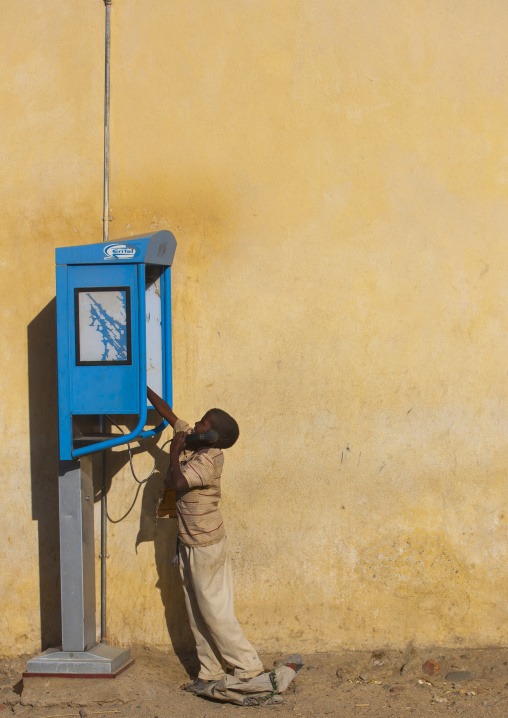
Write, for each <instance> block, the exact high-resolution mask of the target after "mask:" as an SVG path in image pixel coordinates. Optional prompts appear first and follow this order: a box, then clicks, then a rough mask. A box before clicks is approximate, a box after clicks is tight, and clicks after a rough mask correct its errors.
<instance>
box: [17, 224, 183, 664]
mask: <svg viewBox="0 0 508 718" xmlns="http://www.w3.org/2000/svg"><path fill="white" fill-rule="evenodd" d="M175 250H176V240H175V238H174V236H173V234H172V233H171V232H169V231H167V230H163V231H159V232H155V233H150V234H143V235H139V236H137V237H129V238H127V239H125V240H124V239H121V240H117V241H115V242H109V243H107V244H102V243H101V244H87V245H81V246H77V247H62V248H59V249H57V250H56V287H57V291H56V300H57V346H58V410H59V459H60V463H59V524H60V574H61V602H62V647H61V649H49V650H48V651H45V652H44V653H43V654H42V655H41V656H38V657H37V658H33V659H31V660H30V661H28V664H27V673H26V674H25V675H26V676H33V675H46V676H47V675H54V676H61V675H73V676H79V675H83V676H84V675H88V676H89V675H93V676H96V677H100V676H103V677H112V676H113V675H116V674H117V673H118V672H120V671H122V670H124V669H125V667H127V666H128V665H129V662H130V651H129V650H125V649H119V648H115V647H112V646H108V645H106V644H103V643H97V637H96V618H95V558H94V509H93V496H94V494H93V485H92V479H91V477H90V476H88V475H87V472H86V470H85V469H84V466H81V464H80V459H81V457H83V456H87V455H88V454H92V453H95V452H98V451H105V450H106V449H108V448H111V447H114V446H118V445H120V444H125V443H127V442H129V441H132V440H133V439H136V438H144V437H149V436H155V435H156V434H158V433H160V432H161V431H162V430H163V429H164V428H165V427H166V426H167V422H166V421H163V422H162V423H161V424H160V425H159V426H157V427H156V428H155V429H150V430H145V429H144V427H145V424H146V420H147V412H148V408H149V406H150V404H149V402H148V400H147V396H146V389H147V385H149V386H150V387H151V388H152V389H154V390H155V391H156V392H157V393H158V394H159V395H160V396H162V397H163V398H164V399H165V400H166V401H167V402H168V403H169V404H171V403H172V379H171V276H170V273H171V264H172V262H173V258H174V255H175ZM110 414H114V415H125V416H126V417H129V419H132V416H133V415H135V416H136V417H137V425H136V427H135V428H134V429H133V431H131V432H130V433H129V434H116V435H107V434H105V433H104V432H103V431H95V432H90V431H89V426H90V418H91V417H92V418H94V419H95V424H96V425H99V426H100V427H103V426H104V422H103V421H101V419H102V418H103V417H105V416H106V415H110Z"/></svg>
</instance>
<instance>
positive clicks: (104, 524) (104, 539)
mask: <svg viewBox="0 0 508 718" xmlns="http://www.w3.org/2000/svg"><path fill="white" fill-rule="evenodd" d="M111 2H112V0H104V5H105V8H106V32H105V36H106V37H105V62H104V204H103V210H102V241H103V242H109V104H110V83H109V76H110V53H111ZM104 430H105V419H104V417H103V416H101V418H100V431H101V434H103V433H104ZM106 501H107V500H106V451H102V452H101V643H107V642H108V641H107V626H106V570H107V568H106V562H107V560H108V509H107V503H106Z"/></svg>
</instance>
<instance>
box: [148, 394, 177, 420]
mask: <svg viewBox="0 0 508 718" xmlns="http://www.w3.org/2000/svg"><path fill="white" fill-rule="evenodd" d="M146 393H147V396H148V398H149V399H150V401H151V402H152V405H153V408H154V409H155V410H156V411H158V412H159V414H160V415H161V416H162V418H163V419H166V420H167V421H169V423H170V424H171V426H174V425H175V424H176V422H177V421H178V417H177V416H176V415H175V414H174V413H173V410H172V409H171V407H170V406H169V404H168V403H167V402H165V401H164V399H161V397H160V396H159V395H158V394H156V393H155V392H154V391H152V389H150V387H149V386H148V387H147V389H146Z"/></svg>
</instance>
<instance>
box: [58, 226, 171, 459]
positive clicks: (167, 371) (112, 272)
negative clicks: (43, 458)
mask: <svg viewBox="0 0 508 718" xmlns="http://www.w3.org/2000/svg"><path fill="white" fill-rule="evenodd" d="M175 249H176V240H175V238H174V236H173V235H172V234H171V232H169V231H167V230H163V231H160V232H155V233H152V234H146V235H139V236H137V237H130V238H128V239H125V240H123V239H122V240H117V241H116V242H112V243H107V244H87V245H82V246H78V247H63V248H60V249H57V250H56V265H57V266H56V286H57V293H56V294H57V341H58V405H59V424H60V426H59V429H60V431H59V433H60V459H61V460H70V459H72V458H79V457H80V456H84V455H86V454H89V453H92V452H95V451H100V450H102V449H106V448H109V447H111V446H116V445H118V444H120V443H125V442H126V441H130V440H132V439H134V438H136V437H138V436H142V437H144V436H149V435H153V434H155V433H156V432H157V431H158V430H161V429H162V428H164V426H163V425H161V426H160V427H158V428H157V429H156V430H153V431H149V432H145V431H143V429H144V426H145V423H146V418H147V409H148V405H149V402H148V400H147V398H146V387H147V385H149V386H150V387H151V388H152V389H153V390H154V391H155V392H157V394H159V396H162V397H163V398H164V399H165V400H166V401H167V402H168V403H169V404H171V403H172V402H171V399H172V382H171V274H170V273H171V264H172V262H173V258H174V255H175ZM109 414H116V415H118V414H120V415H122V414H123V415H136V416H137V417H138V424H137V426H136V428H135V429H134V430H133V431H132V432H131V433H130V434H128V435H127V436H125V437H118V438H113V439H108V440H106V439H101V437H94V438H93V439H90V441H89V443H88V444H87V439H86V437H83V436H81V435H80V430H79V420H78V417H79V416H86V415H100V416H103V415H109ZM83 444H85V445H83Z"/></svg>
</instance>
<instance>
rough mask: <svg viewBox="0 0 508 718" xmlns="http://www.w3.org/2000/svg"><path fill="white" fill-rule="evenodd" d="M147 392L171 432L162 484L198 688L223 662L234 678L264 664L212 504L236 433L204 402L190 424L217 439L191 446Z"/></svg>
mask: <svg viewBox="0 0 508 718" xmlns="http://www.w3.org/2000/svg"><path fill="white" fill-rule="evenodd" d="M148 398H149V400H150V401H151V403H152V405H153V406H154V408H155V409H156V410H157V411H158V412H159V414H160V415H161V416H162V417H163V418H164V419H166V420H167V421H168V422H169V423H170V424H171V426H172V427H173V428H174V431H175V436H174V438H173V441H172V444H171V449H170V452H169V456H170V468H169V470H168V475H167V478H166V483H167V484H168V485H169V486H172V487H173V488H174V489H175V492H176V509H177V517H178V538H179V549H178V551H179V565H180V574H181V576H182V584H183V589H184V594H185V604H186V607H187V613H188V615H189V621H190V626H191V629H192V633H193V634H194V638H195V641H196V648H197V653H198V658H199V662H200V664H201V668H200V671H199V675H198V678H197V679H196V680H195V681H194V682H193V683H190V684H189V685H188V686H186V690H188V691H191V692H193V691H195V690H200V689H202V688H204V686H205V684H207V683H209V682H210V681H218V680H220V679H221V678H222V677H223V676H224V674H225V669H224V664H225V663H228V664H229V665H230V666H233V667H234V675H235V677H237V678H239V679H249V678H253V677H254V676H257V675H259V674H260V673H262V672H263V664H262V663H261V661H260V660H259V657H258V655H257V653H256V651H255V649H254V648H253V647H252V646H251V644H250V643H249V642H248V641H247V639H246V638H245V636H244V634H243V631H242V629H241V627H240V624H239V623H238V620H237V618H236V616H235V610H234V601H233V574H232V569H231V559H230V556H229V551H228V547H227V539H226V533H225V530H224V523H223V520H222V516H221V513H220V511H219V508H218V504H219V500H220V497H221V490H220V478H221V474H222V467H223V464H224V454H223V451H222V450H223V449H228V448H229V447H230V446H233V444H234V443H235V441H236V440H237V438H238V435H239V429H238V424H237V423H236V421H235V420H234V419H233V417H232V416H230V415H229V414H227V413H226V412H225V411H222V410H221V409H210V410H209V411H207V412H206V414H205V415H204V416H203V418H202V419H201V420H200V421H198V422H196V424H195V426H194V431H195V432H196V433H199V434H201V433H204V432H205V431H209V430H210V429H212V430H215V431H216V432H217V434H218V439H217V440H216V441H215V443H214V444H212V445H210V444H207V445H204V444H199V445H197V447H196V449H195V450H192V451H189V450H186V449H185V438H186V435H187V434H188V433H190V432H191V431H192V430H191V428H190V426H189V425H188V424H186V423H185V422H184V421H182V419H178V417H177V416H175V414H174V413H173V411H172V409H171V407H170V406H169V405H168V404H167V403H166V402H165V401H164V400H163V399H161V397H160V396H158V395H157V394H156V393H155V392H154V391H152V390H151V389H150V388H149V389H148Z"/></svg>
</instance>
